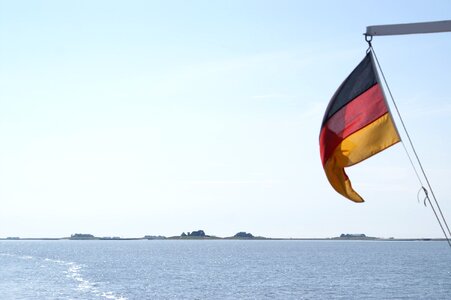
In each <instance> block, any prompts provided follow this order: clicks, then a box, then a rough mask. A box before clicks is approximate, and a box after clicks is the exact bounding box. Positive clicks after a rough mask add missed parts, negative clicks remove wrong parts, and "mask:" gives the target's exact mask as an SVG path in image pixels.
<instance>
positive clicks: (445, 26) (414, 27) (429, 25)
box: [364, 20, 451, 37]
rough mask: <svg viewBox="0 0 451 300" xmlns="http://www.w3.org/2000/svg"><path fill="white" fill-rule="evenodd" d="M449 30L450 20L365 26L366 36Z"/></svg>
mask: <svg viewBox="0 0 451 300" xmlns="http://www.w3.org/2000/svg"><path fill="white" fill-rule="evenodd" d="M435 32H451V20H445V21H435V22H421V23H406V24H391V25H375V26H367V27H366V33H364V35H365V37H366V36H376V35H401V34H418V33H435Z"/></svg>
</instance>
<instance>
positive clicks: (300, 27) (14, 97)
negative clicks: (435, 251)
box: [0, 0, 451, 238]
mask: <svg viewBox="0 0 451 300" xmlns="http://www.w3.org/2000/svg"><path fill="white" fill-rule="evenodd" d="M449 19H451V2H449V1H433V2H425V1H377V5H376V3H375V2H374V1H323V0H320V1H286V0H283V1H263V0H258V1H251V0H245V1H241V0H240V1H238V0H232V1H195V0H193V1H172V0H170V1H6V0H2V1H0V237H9V236H20V237H65V236H70V235H71V234H74V233H90V234H94V235H96V236H121V237H142V236H144V235H165V236H172V235H180V234H181V233H182V232H188V231H194V230H199V229H202V230H204V231H205V232H206V234H211V235H216V236H222V237H225V236H232V235H234V234H235V233H237V232H239V231H246V232H251V233H252V234H254V235H261V236H266V237H285V238H290V237H291V238H296V237H298V238H306V237H333V236H338V235H340V234H341V233H364V234H366V235H369V236H377V237H398V238H416V237H442V232H441V230H440V227H439V226H438V224H437V222H436V220H435V218H434V215H433V213H432V211H431V209H430V208H429V207H425V206H424V205H423V203H422V201H420V202H419V201H418V198H417V193H418V190H419V188H420V184H419V183H418V180H417V178H416V176H415V173H414V171H413V169H412V167H411V165H410V163H409V160H408V158H407V156H406V153H405V151H404V149H403V147H402V145H401V144H397V145H395V146H393V147H391V148H389V149H388V150H386V151H384V152H382V153H380V154H379V155H377V156H374V157H372V158H370V159H368V160H366V161H364V162H362V163H360V164H358V165H356V166H353V167H351V168H348V169H347V173H348V175H349V177H350V179H351V181H352V183H353V186H354V188H355V189H356V191H357V192H358V193H359V194H360V195H362V196H363V197H364V198H365V200H366V202H365V203H363V204H356V203H353V202H351V201H349V200H347V199H345V198H343V197H342V196H341V195H339V194H337V193H336V192H335V191H334V190H333V188H332V187H331V186H330V185H329V183H328V181H327V179H326V176H325V174H324V171H323V168H322V165H321V161H320V156H319V142H318V138H319V130H320V125H321V121H322V118H323V114H324V111H325V109H326V106H327V104H328V102H329V100H330V98H331V97H332V95H333V93H334V92H335V90H336V89H337V88H338V86H339V85H340V83H341V82H342V81H343V80H344V79H345V78H346V76H347V75H348V74H349V73H350V72H351V71H352V70H353V68H354V67H355V66H357V64H358V63H359V62H360V60H361V59H363V57H364V55H365V51H366V49H367V44H366V42H365V39H364V37H363V35H362V34H363V33H364V32H365V30H366V26H369V25H382V24H396V23H409V22H425V21H436V20H449ZM373 46H374V49H375V51H376V54H377V56H378V58H379V61H380V63H381V65H382V69H383V71H384V73H385V76H386V78H387V81H388V84H389V86H390V89H391V91H392V93H393V95H394V98H395V101H396V102H397V104H398V107H399V109H400V111H401V114H402V116H403V118H404V122H405V123H406V126H407V128H408V130H409V133H410V135H411V137H412V139H413V141H414V143H415V146H416V149H417V152H418V154H419V156H420V159H421V161H422V163H423V166H424V168H425V170H426V173H427V174H428V176H429V179H430V181H431V184H432V186H433V188H434V192H435V194H436V196H437V198H438V200H439V202H440V204H441V207H442V210H443V213H444V214H445V216H448V223H451V219H450V218H451V189H450V187H451V186H450V184H449V180H450V178H451V156H450V155H449V149H450V148H451V137H450V135H449V132H450V130H451V96H450V94H449V83H450V80H451V71H450V70H451V59H450V55H449V53H451V33H440V34H429V35H426V34H422V35H406V36H390V37H374V39H373ZM392 109H393V108H392ZM396 121H398V123H397V124H398V127H399V126H400V125H399V120H396ZM403 137H404V136H403Z"/></svg>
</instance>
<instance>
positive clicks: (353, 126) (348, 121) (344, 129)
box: [320, 84, 388, 165]
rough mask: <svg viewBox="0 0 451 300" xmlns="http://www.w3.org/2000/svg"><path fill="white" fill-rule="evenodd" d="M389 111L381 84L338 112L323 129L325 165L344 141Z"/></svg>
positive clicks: (322, 143) (321, 138)
mask: <svg viewBox="0 0 451 300" xmlns="http://www.w3.org/2000/svg"><path fill="white" fill-rule="evenodd" d="M387 111H388V108H387V104H386V103H385V100H384V96H383V94H382V90H381V88H380V86H379V84H376V85H374V86H372V87H371V88H370V89H368V90H367V91H366V92H364V93H363V94H361V95H360V96H358V97H357V98H355V99H354V100H353V101H351V102H349V103H348V104H347V105H346V106H344V107H342V108H341V109H340V110H339V111H337V112H336V113H335V114H334V115H333V116H332V117H330V118H329V119H328V120H327V121H326V123H325V124H324V126H323V128H322V129H321V134H320V152H321V160H322V163H323V165H324V164H325V163H326V161H327V160H328V159H329V157H330V155H332V153H333V152H334V150H335V148H336V147H337V146H338V145H339V144H340V143H341V141H342V140H343V139H345V138H346V137H347V136H349V135H350V134H353V133H354V132H356V131H357V130H359V129H362V128H363V127H365V126H366V125H368V124H370V123H371V122H373V121H374V120H376V119H378V118H379V117H381V116H382V115H383V114H385V113H387Z"/></svg>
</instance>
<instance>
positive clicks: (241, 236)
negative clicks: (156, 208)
mask: <svg viewBox="0 0 451 300" xmlns="http://www.w3.org/2000/svg"><path fill="white" fill-rule="evenodd" d="M0 240H8V241H17V240H22V241H35V240H36V241H57V240H95V241H99V240H101V241H134V240H283V241H289V240H297V241H333V240H341V241H445V239H444V238H393V237H390V238H378V237H371V236H367V235H365V234H362V233H359V234H350V233H346V234H344V233H343V234H341V235H340V236H337V237H330V238H267V237H262V236H254V235H252V234H251V233H247V232H244V231H243V232H238V233H237V234H235V235H234V236H230V237H218V236H214V235H207V234H205V232H204V231H203V230H197V231H192V232H188V233H185V232H183V233H182V234H181V235H178V236H170V237H166V236H162V235H145V236H144V237H137V238H132V237H118V236H107V237H96V236H94V235H92V234H89V233H75V234H72V235H71V236H70V237H61V238H46V237H41V238H22V237H16V236H14V237H6V238H0Z"/></svg>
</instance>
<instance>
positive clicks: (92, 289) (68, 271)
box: [0, 253, 127, 300]
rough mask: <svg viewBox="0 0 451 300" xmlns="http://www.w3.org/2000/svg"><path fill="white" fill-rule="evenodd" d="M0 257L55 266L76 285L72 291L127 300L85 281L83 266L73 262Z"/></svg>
mask: <svg viewBox="0 0 451 300" xmlns="http://www.w3.org/2000/svg"><path fill="white" fill-rule="evenodd" d="M0 256H6V257H12V258H15V259H22V260H34V261H37V262H38V261H41V262H42V263H43V264H46V263H47V264H56V265H58V266H61V267H63V270H64V271H63V272H64V274H65V275H66V277H67V278H69V279H71V280H72V281H73V282H75V283H76V287H75V288H74V290H76V291H78V292H81V293H86V294H91V295H92V296H93V297H94V298H103V299H112V300H127V298H126V297H124V296H121V295H117V294H115V293H114V292H112V291H103V290H102V289H101V288H99V287H98V283H96V282H92V281H90V280H88V279H86V278H85V277H84V276H83V267H84V266H83V265H80V264H77V263H75V262H69V261H64V260H59V259H52V258H39V257H34V256H30V255H16V254H10V253H0ZM41 265H42V264H41Z"/></svg>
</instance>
